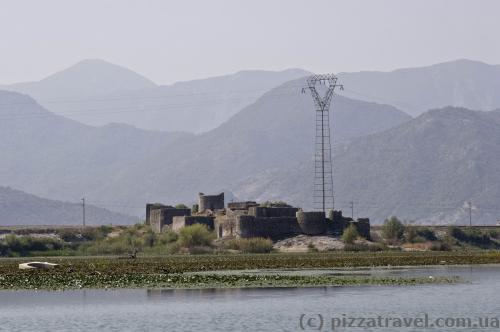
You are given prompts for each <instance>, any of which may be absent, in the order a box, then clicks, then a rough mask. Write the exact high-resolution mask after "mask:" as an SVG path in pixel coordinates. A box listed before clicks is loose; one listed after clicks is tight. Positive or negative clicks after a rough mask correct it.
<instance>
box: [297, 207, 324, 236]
mask: <svg viewBox="0 0 500 332" xmlns="http://www.w3.org/2000/svg"><path fill="white" fill-rule="evenodd" d="M296 216H297V222H298V224H299V227H300V229H301V230H302V233H304V234H307V235H320V234H325V233H326V227H327V219H326V216H325V213H324V212H322V211H321V212H317V211H314V212H304V211H298V212H297V213H296Z"/></svg>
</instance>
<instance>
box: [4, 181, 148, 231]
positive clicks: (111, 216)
mask: <svg viewBox="0 0 500 332" xmlns="http://www.w3.org/2000/svg"><path fill="white" fill-rule="evenodd" d="M138 221H139V220H138V218H136V217H131V216H127V215H123V214H120V213H116V212H111V211H109V210H106V209H102V208H98V207H95V206H92V205H86V207H85V222H86V224H87V225H104V224H114V225H125V224H133V223H136V222H138ZM81 224H82V205H81V204H80V203H69V202H61V201H54V200H49V199H44V198H40V197H37V196H34V195H30V194H27V193H25V192H22V191H19V190H14V189H11V188H8V187H2V186H0V225H3V226H14V225H81Z"/></svg>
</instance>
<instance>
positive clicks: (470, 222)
mask: <svg viewBox="0 0 500 332" xmlns="http://www.w3.org/2000/svg"><path fill="white" fill-rule="evenodd" d="M468 203H469V227H472V202H471V201H469V202H468Z"/></svg>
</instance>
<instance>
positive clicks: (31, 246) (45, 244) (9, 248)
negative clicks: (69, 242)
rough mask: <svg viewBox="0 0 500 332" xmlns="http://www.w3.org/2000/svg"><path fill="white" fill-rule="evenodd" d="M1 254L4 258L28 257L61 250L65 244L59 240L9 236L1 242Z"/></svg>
mask: <svg viewBox="0 0 500 332" xmlns="http://www.w3.org/2000/svg"><path fill="white" fill-rule="evenodd" d="M0 243H1V246H0V254H1V255H2V256H26V255H29V254H30V253H32V252H34V251H37V252H44V251H52V250H60V249H62V248H63V247H64V244H63V243H62V242H61V241H60V240H59V239H54V238H50V237H32V236H16V235H14V234H9V235H7V236H6V237H5V238H4V239H3V240H2V241H0Z"/></svg>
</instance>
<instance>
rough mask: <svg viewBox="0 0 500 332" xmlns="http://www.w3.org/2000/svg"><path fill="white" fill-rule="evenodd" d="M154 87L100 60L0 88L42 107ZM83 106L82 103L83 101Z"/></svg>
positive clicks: (129, 71) (88, 61) (132, 74)
mask: <svg viewBox="0 0 500 332" xmlns="http://www.w3.org/2000/svg"><path fill="white" fill-rule="evenodd" d="M154 87H156V84H155V83H153V82H151V81H150V80H149V79H147V78H145V77H144V76H141V75H139V74H137V73H135V72H133V71H131V70H129V69H127V68H124V67H121V66H117V65H114V64H112V63H109V62H106V61H104V60H99V59H90V60H83V61H81V62H79V63H77V64H75V65H74V66H72V67H69V68H67V69H65V70H62V71H60V72H57V73H55V74H52V75H50V76H48V77H46V78H44V79H42V80H40V81H37V82H26V83H17V84H12V85H10V86H3V87H2V89H4V90H12V91H17V92H21V93H26V94H28V95H30V96H31V97H33V98H35V99H37V100H39V101H43V103H53V104H58V103H64V102H72V101H77V100H78V99H83V98H85V99H87V98H93V97H95V96H96V95H102V94H107V93H113V92H116V91H130V90H143V89H149V88H154ZM82 102H85V101H82Z"/></svg>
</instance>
